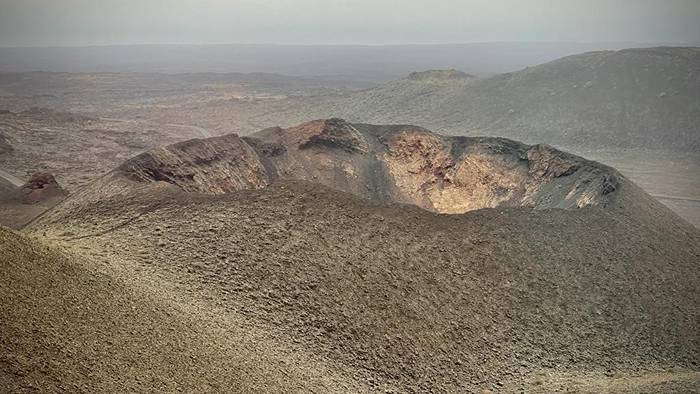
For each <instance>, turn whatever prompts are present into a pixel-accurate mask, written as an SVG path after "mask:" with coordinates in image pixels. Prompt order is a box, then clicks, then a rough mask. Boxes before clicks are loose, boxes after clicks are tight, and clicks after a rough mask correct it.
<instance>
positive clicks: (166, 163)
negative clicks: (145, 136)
mask: <svg viewBox="0 0 700 394" xmlns="http://www.w3.org/2000/svg"><path fill="white" fill-rule="evenodd" d="M117 172H119V173H121V174H123V175H124V176H126V177H127V178H130V179H132V180H136V181H140V182H158V181H163V182H167V183H171V184H173V185H176V186H178V187H180V188H181V189H183V190H185V191H189V192H201V193H208V194H221V193H228V192H232V191H236V190H241V189H255V188H261V187H264V186H267V184H268V177H267V174H266V172H265V169H264V168H263V166H262V164H261V163H260V160H259V159H258V156H257V154H256V153H255V151H254V150H253V149H252V148H251V147H250V146H249V145H248V144H247V143H245V142H244V141H243V140H241V139H240V138H239V137H238V136H237V135H235V134H230V135H225V136H222V137H214V138H207V139H194V140H189V141H184V142H180V143H177V144H173V145H170V146H166V147H161V148H157V149H154V150H152V151H150V152H146V153H143V154H141V155H138V156H136V157H135V158H133V159H131V160H129V161H127V162H125V163H124V164H122V165H121V166H120V167H119V168H118V169H117Z"/></svg>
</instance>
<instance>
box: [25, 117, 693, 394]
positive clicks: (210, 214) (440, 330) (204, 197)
mask: <svg viewBox="0 0 700 394" xmlns="http://www.w3.org/2000/svg"><path fill="white" fill-rule="evenodd" d="M330 125H331V126H333V127H330V128H329V123H328V122H320V123H319V122H312V123H310V124H307V125H302V126H299V127H296V128H290V129H287V130H284V129H269V130H266V131H263V132H261V133H259V134H257V135H256V136H254V137H252V139H250V138H248V139H240V138H238V137H235V136H226V137H220V138H218V139H213V140H195V141H189V142H187V143H184V144H178V145H174V146H170V147H166V148H163V149H159V150H156V151H153V152H150V154H147V155H142V156H139V157H137V158H135V159H134V160H132V161H129V162H127V163H125V164H124V165H123V166H121V167H120V168H118V169H116V170H115V171H114V172H113V173H111V174H110V175H108V176H106V177H104V178H103V179H101V180H100V181H98V182H96V183H95V184H94V185H92V186H91V187H89V188H86V189H84V190H81V191H79V192H78V193H76V194H74V195H73V196H71V197H70V198H68V199H67V200H66V201H64V202H63V203H62V204H60V205H59V206H57V207H56V208H54V209H53V210H51V211H49V212H47V213H46V214H45V215H43V216H42V217H41V218H40V219H39V220H37V221H35V222H34V223H32V224H31V226H30V227H29V228H28V229H27V231H28V232H30V233H33V234H37V235H41V236H44V237H47V238H50V239H55V240H57V241H60V242H63V243H65V244H71V245H75V246H77V247H79V248H83V249H84V250H86V251H89V253H92V254H99V255H103V256H104V257H105V258H106V259H107V261H112V262H115V261H117V262H119V263H118V264H119V265H123V264H126V265H127V266H128V267H132V268H131V269H134V270H136V271H135V272H138V273H139V275H143V274H148V275H155V276H158V277H160V278H162V279H163V280H164V281H166V282H172V283H175V284H176V285H177V286H178V287H180V288H183V289H185V291H186V293H187V294H188V296H189V297H190V298H192V299H199V300H203V301H202V302H206V303H209V305H214V306H215V307H216V308H221V309H222V310H224V311H226V312H225V313H227V314H228V313H233V314H237V315H243V316H246V317H248V318H250V319H255V320H259V321H262V322H266V323H267V324H269V326H271V327H275V329H276V330H279V331H281V332H284V333H286V334H288V335H290V336H291V337H293V338H294V340H295V341H297V342H298V343H300V344H301V346H302V347H303V348H305V349H308V350H309V352H311V353H313V354H315V355H318V357H321V358H324V359H329V360H332V361H333V363H337V364H340V365H345V366H347V368H348V370H350V371H361V373H363V374H364V375H363V376H364V377H363V380H362V381H363V382H367V383H368V384H371V385H374V386H375V387H376V388H381V389H384V388H390V387H397V388H398V389H399V390H400V391H409V392H410V391H431V392H435V391H438V392H439V391H451V392H463V391H476V390H481V389H496V390H507V391H515V390H519V389H521V388H523V387H524V388H534V389H536V388H538V387H539V388H542V387H544V388H545V389H543V390H544V391H545V392H546V388H550V389H554V388H556V387H561V385H563V387H568V386H572V387H573V386H576V385H579V386H581V385H583V386H586V387H605V384H611V385H612V384H613V383H612V382H609V381H606V382H607V383H605V384H603V383H601V379H602V380H605V379H604V375H605V374H608V375H610V374H619V376H623V377H624V376H628V375H630V374H652V375H650V376H657V377H658V376H663V374H662V372H664V371H667V370H669V369H673V370H674V371H676V372H680V373H682V374H683V375H682V376H683V378H682V379H681V381H682V382H681V383H678V384H680V386H679V387H681V388H679V391H680V392H682V391H684V390H685V391H688V390H697V389H698V387H699V386H698V379H697V377H698V376H697V368H698V363H699V362H700V354H699V352H698V349H699V346H700V342H699V341H700V338H699V337H698V330H697V322H698V319H699V318H700V316H699V315H698V310H700V308H698V306H699V305H700V299H699V298H698V292H697V288H698V286H699V285H700V274H699V272H700V271H698V261H699V259H700V234H699V233H698V230H697V229H695V228H693V227H692V226H690V225H689V224H687V223H685V222H683V221H682V220H680V219H679V218H678V217H677V216H675V215H674V214H673V213H672V212H670V211H669V210H668V209H666V208H665V207H663V206H662V205H660V204H659V203H658V202H656V201H655V200H654V199H653V198H651V197H649V196H648V195H646V194H645V193H644V192H643V191H641V190H640V189H639V188H638V187H636V186H635V185H634V184H632V183H631V182H629V181H627V180H626V179H625V178H624V177H621V176H619V174H616V172H615V171H614V170H612V169H609V168H607V167H605V166H599V165H596V164H595V163H589V162H586V161H581V160H583V159H580V158H578V159H577V158H575V157H569V156H566V155H563V154H562V155H557V154H554V157H558V158H559V159H560V160H559V161H555V163H556V164H557V165H552V163H551V162H549V161H547V162H546V163H548V165H547V166H546V168H547V169H549V170H555V169H556V170H559V169H562V168H568V167H567V165H568V164H571V163H572V162H573V163H578V164H585V165H583V166H581V167H578V168H577V169H576V171H568V170H566V171H563V172H561V173H560V174H559V176H558V177H553V178H552V179H554V182H555V183H554V184H553V187H552V188H551V190H550V189H547V188H546V187H544V188H543V189H541V190H545V191H547V193H544V194H542V196H543V198H544V197H546V198H544V201H547V202H548V203H549V205H542V206H539V208H540V209H532V208H533V205H528V204H505V205H499V204H496V205H493V206H494V207H495V208H491V209H479V210H468V211H469V212H467V213H466V214H459V215H444V214H439V213H436V212H431V211H430V210H432V211H443V210H438V209H436V208H435V205H433V206H424V208H427V209H429V210H426V209H420V208H418V207H416V206H411V205H401V204H393V205H384V204H385V203H386V202H392V203H395V202H402V201H400V200H398V199H386V200H382V199H378V198H374V197H372V194H369V195H367V194H363V193H361V192H359V190H361V188H355V186H357V185H364V182H365V181H366V179H365V178H364V175H363V174H364V173H362V172H361V171H357V172H355V171H354V170H353V171H343V170H342V169H343V168H347V166H348V165H350V167H351V168H353V169H357V168H360V167H357V166H359V165H360V164H362V163H365V164H366V163H368V161H367V160H357V158H356V157H355V158H353V157H354V156H353V155H357V154H360V153H358V152H363V151H366V152H372V154H371V156H372V157H383V154H384V153H383V152H384V151H380V152H377V151H373V150H372V149H371V147H373V146H374V145H373V144H369V143H368V144H366V145H365V144H363V143H362V142H363V141H365V142H366V141H367V138H368V136H372V135H374V136H377V135H388V136H389V137H392V136H393V137H396V136H405V135H406V130H405V128H401V127H399V128H382V127H370V126H369V125H350V126H352V128H348V127H346V126H347V124H345V123H342V122H338V121H332V122H330ZM336 126H337V127H340V129H337V128H336ZM356 126H357V127H356ZM413 131H414V132H415V130H413ZM419 131H420V132H419V133H418V134H419V135H420V136H421V138H420V139H419V140H418V141H419V142H420V143H416V144H408V146H413V147H414V149H413V150H411V151H412V152H413V153H415V154H416V155H417V156H418V157H420V158H421V161H420V162H419V163H422V164H421V165H418V166H416V167H415V168H413V167H410V166H408V168H413V169H412V170H411V171H409V172H408V174H406V175H405V177H404V178H401V179H404V180H405V181H406V182H404V183H403V184H404V185H405V187H406V189H404V190H408V191H416V192H421V191H424V190H428V189H430V188H432V187H435V185H436V184H437V185H439V184H440V182H432V181H431V180H427V181H426V180H425V179H424V178H423V177H424V175H425V174H426V173H430V174H435V172H434V171H433V169H434V168H433V167H431V166H428V167H425V166H424V165H423V164H425V163H435V162H436V160H437V159H439V158H441V157H443V156H442V155H443V152H444V150H443V149H441V148H440V149H438V147H440V146H441V144H443V143H445V141H449V140H439V137H438V136H435V135H432V134H429V133H428V132H427V131H425V130H419ZM408 135H410V136H415V134H413V133H412V132H409V133H408ZM427 136H432V138H437V139H438V140H439V142H440V143H438V144H437V145H431V144H425V143H423V142H425V138H427ZM310 137H311V138H310ZM314 137H315V138H314ZM360 137H362V138H360ZM428 140H430V139H428ZM290 141H294V143H291V142H290ZM309 141H313V144H312V146H313V148H314V149H315V150H312V151H306V150H304V149H301V152H298V151H296V150H297V149H298V148H299V146H300V145H299V143H300V142H301V145H305V144H306V143H308V142H309ZM387 141H389V143H388V144H387V145H382V146H384V147H385V148H384V149H388V150H391V146H394V145H393V144H392V143H391V142H390V141H392V138H388V139H387ZM282 142H284V143H282ZM472 142H480V143H482V142H483V140H478V141H472ZM489 142H490V143H491V144H490V145H488V146H489V147H492V148H493V147H498V149H496V150H495V151H492V152H491V153H492V154H493V153H494V152H496V153H495V154H494V155H495V157H497V158H499V160H500V159H502V157H500V156H499V155H500V154H502V153H503V152H507V153H508V152H510V151H509V150H508V149H506V148H507V147H508V146H511V147H512V145H507V144H506V145H505V146H504V145H503V141H500V140H497V141H494V140H491V141H489ZM495 142H498V144H494V143H495ZM510 144H513V143H512V142H510ZM380 145H381V144H380ZM398 146H405V145H401V144H399V145H398ZM516 146H518V147H519V146H520V145H516ZM360 148H362V149H360ZM307 149H308V148H307ZM358 149H359V151H358ZM523 149H525V151H527V149H528V148H523ZM448 151H450V152H453V153H454V150H453V149H449V150H448ZM457 151H458V152H460V151H459V150H457ZM516 151H517V149H516ZM226 152H235V155H234V157H235V159H231V160H222V157H226ZM264 152H268V153H271V154H272V155H271V156H270V157H268V156H265V155H264V154H263V153H264ZM461 152H462V153H464V152H465V151H461ZM482 153H483V152H482ZM550 153H552V152H550ZM555 153H556V152H555ZM280 155H281V156H280ZM284 155H286V157H285V156H284ZM280 157H282V158H283V159H284V160H283V159H282V158H280ZM362 157H364V156H362ZM455 157H456V158H460V157H461V158H464V157H466V158H467V159H468V158H469V157H470V156H469V155H466V156H460V155H456V156H452V158H453V159H454V158H455ZM487 157H488V158H490V159H493V157H494V156H487ZM516 157H519V156H517V155H516ZM271 159H274V160H271ZM466 162H469V160H466ZM515 162H516V164H518V165H510V166H506V167H484V166H477V167H465V169H469V171H467V172H471V173H474V172H476V173H478V172H479V171H480V170H484V171H485V172H484V173H481V175H480V177H479V179H480V182H481V181H483V183H482V184H485V185H490V184H491V183H490V182H488V180H489V179H490V178H497V179H508V178H509V176H512V175H513V173H516V174H517V173H518V171H520V168H521V167H520V166H521V165H525V167H526V168H529V166H530V165H532V164H533V163H534V164H535V166H534V167H535V168H537V166H536V165H537V164H539V163H540V162H538V161H536V160H534V161H533V160H530V159H528V158H527V156H525V157H521V158H520V159H518V160H516V161H515ZM334 163H335V164H337V166H336V165H333V164H334ZM386 163H387V162H384V164H383V165H387V164H386ZM375 164H376V163H375ZM329 166H330V167H329ZM586 166H588V167H586ZM426 168H427V169H428V171H427V172H426V171H422V170H425V169H426ZM494 168H496V169H498V170H499V171H500V172H498V171H495V172H494V171H493V170H494ZM585 168H589V170H588V171H586V172H585V174H586V176H584V177H582V178H581V174H578V175H577V171H581V170H582V169H585ZM322 169H332V171H328V172H325V171H320V170H322ZM280 170H284V171H280ZM348 172H350V173H355V174H358V176H357V178H354V177H347V173H348ZM545 172H546V171H545ZM368 173H372V172H371V171H370V172H368ZM281 174H286V175H285V176H280V175H281ZM299 174H307V175H308V174H310V175H309V176H304V177H302V176H300V175H299ZM329 174H335V175H334V176H333V177H329ZM343 174H345V175H343ZM591 174H594V175H596V176H598V177H597V178H596V177H594V178H592V180H588V181H586V180H587V179H589V178H587V177H588V176H589V175H591ZM287 175H289V176H287ZM314 175H316V176H315V177H314ZM600 177H602V178H600ZM606 177H612V179H614V180H615V182H614V188H613V189H610V188H608V186H607V185H606V183H605V182H599V183H596V182H594V181H595V180H599V179H606ZM559 178H563V180H561V179H559ZM295 179H296V180H295ZM329 179H330V180H334V182H330V181H329ZM349 179H359V181H358V183H357V184H354V183H348V180H349ZM380 179H381V180H383V182H385V183H381V185H383V190H391V188H390V187H389V186H391V185H394V186H395V185H396V183H394V180H396V179H397V178H396V177H395V176H390V177H386V178H380ZM552 179H548V181H552ZM557 179H559V180H558V181H557ZM567 179H575V180H576V179H578V180H580V181H581V182H582V184H584V185H589V186H590V189H589V190H588V192H587V195H589V196H591V199H590V200H589V202H590V203H588V204H582V205H580V206H581V208H579V205H577V204H568V205H565V206H563V207H565V208H567V209H552V208H553V207H557V206H559V205H558V204H559V203H560V202H562V201H566V196H568V195H569V194H570V193H571V192H573V193H574V194H575V193H576V190H578V189H580V188H577V187H576V182H571V183H570V182H566V180H567ZM543 184H544V185H546V184H547V182H544V183H543ZM426 185H427V186H426ZM513 185H514V186H513V187H514V189H508V188H506V187H503V190H501V191H500V192H501V193H503V194H506V195H507V194H508V193H509V192H511V191H512V190H516V189H517V188H518V187H519V184H517V183H514V184H513ZM558 185H559V187H557V186H558ZM328 186H330V187H333V188H335V189H340V190H344V191H348V192H351V193H353V194H354V195H353V194H349V193H345V192H343V191H338V190H333V189H330V188H328ZM392 187H393V186H392ZM561 189H564V190H565V191H564V192H562V190H561ZM465 190H466V189H465ZM606 191H607V192H606ZM604 192H605V193H604ZM467 195H469V194H468V193H467ZM360 197H366V198H360ZM367 197H368V198H367ZM469 198H473V195H469ZM423 201H424V200H421V199H414V200H411V201H403V202H411V204H413V205H417V206H421V203H422V202H423ZM470 201H473V200H470ZM477 201H480V200H477ZM479 207H480V208H484V207H488V205H481V206H479ZM443 212H444V211H443ZM659 374H661V375H659ZM634 382H637V383H630V384H631V385H632V387H633V388H632V390H633V391H634V387H635V386H634V385H635V384H636V385H638V386H644V385H648V386H649V387H652V386H653V385H654V384H655V383H654V382H656V381H655V380H653V379H651V380H644V379H641V380H638V381H634ZM618 383H619V384H622V385H623V386H624V384H625V383H624V382H622V383H620V382H616V383H615V384H618ZM628 383H629V382H628ZM600 384H603V386H600ZM540 386H541V387H540ZM620 387H622V386H620ZM593 391H595V390H593ZM620 391H623V390H620Z"/></svg>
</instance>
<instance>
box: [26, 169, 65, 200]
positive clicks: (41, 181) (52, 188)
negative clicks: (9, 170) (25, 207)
mask: <svg viewBox="0 0 700 394" xmlns="http://www.w3.org/2000/svg"><path fill="white" fill-rule="evenodd" d="M21 190H22V194H23V195H22V203H24V204H38V203H41V202H45V201H48V200H51V199H55V198H63V197H66V196H67V195H68V193H67V192H66V191H65V190H63V188H61V186H60V185H59V184H58V182H57V181H56V178H54V176H53V175H51V174H49V173H48V172H35V173H34V174H32V176H31V178H29V180H28V181H27V183H25V184H24V185H23V186H22V188H21Z"/></svg>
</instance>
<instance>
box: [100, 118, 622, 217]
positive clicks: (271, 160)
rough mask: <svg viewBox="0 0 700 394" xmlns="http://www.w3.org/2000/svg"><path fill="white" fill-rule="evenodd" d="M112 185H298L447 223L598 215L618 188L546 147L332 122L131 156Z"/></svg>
mask: <svg viewBox="0 0 700 394" xmlns="http://www.w3.org/2000/svg"><path fill="white" fill-rule="evenodd" d="M114 175H116V176H123V177H125V178H127V179H130V180H132V181H137V182H158V181H164V182H167V183H170V184H172V185H175V186H177V187H179V188H181V189H183V190H185V191H188V192H199V193H205V194H223V193H228V192H232V191H237V190H243V189H258V188H262V187H266V186H268V185H270V184H271V183H272V182H275V181H276V180H303V181H310V182H314V183H320V184H323V185H325V186H329V187H331V188H333V189H336V190H340V191H344V192H349V193H352V194H355V195H357V196H360V197H363V198H367V199H370V200H374V201H378V202H386V203H392V202H396V203H404V204H413V205H417V206H419V207H421V208H423V209H426V210H429V211H434V212H438V213H448V214H458V213H464V212H467V211H472V210H476V209H481V208H495V207H531V208H580V207H585V206H599V205H606V204H608V203H609V202H610V201H611V198H612V196H613V195H614V192H615V191H616V190H617V189H618V188H619V187H620V184H621V175H620V174H619V173H618V172H617V171H615V170H614V169H612V168H609V167H606V166H603V165H601V164H598V163H595V162H591V161H588V160H585V159H583V158H580V157H577V156H574V155H571V154H568V153H565V152H561V151H558V150H556V149H554V148H552V147H550V146H546V145H534V146H531V145H525V144H522V143H519V142H515V141H512V140H508V139H504V138H487V137H448V136H443V135H439V134H435V133H432V132H430V131H428V130H426V129H423V128H420V127H416V126H373V125H367V124H351V123H348V122H346V121H344V120H342V119H327V120H317V121H312V122H308V123H305V124H302V125H299V126H296V127H291V128H288V129H282V128H279V127H276V128H270V129H266V130H263V131H260V132H258V133H255V134H253V135H251V136H246V137H239V136H237V135H235V134H230V135H225V136H222V137H214V138H209V139H195V140H189V141H185V142H182V143H177V144H174V145H170V146H166V147H162V148H159V149H155V150H152V151H150V152H146V153H144V154H141V155H139V156H137V157H135V158H133V159H131V160H129V161H127V162H125V163H124V164H123V165H122V166H120V167H119V168H118V169H117V170H116V171H115V172H114V173H113V176H114Z"/></svg>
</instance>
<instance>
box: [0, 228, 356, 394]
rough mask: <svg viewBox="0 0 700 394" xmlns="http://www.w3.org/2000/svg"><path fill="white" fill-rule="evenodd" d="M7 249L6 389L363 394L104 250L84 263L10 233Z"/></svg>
mask: <svg viewBox="0 0 700 394" xmlns="http://www.w3.org/2000/svg"><path fill="white" fill-rule="evenodd" d="M0 251H2V252H1V253H0V299H2V303H0V387H2V388H3V391H5V392H37V391H38V392H72V393H77V392H85V393H95V392H105V393H113V392H175V391H184V392H241V393H249V392H289V391H292V392H309V391H314V390H316V391H322V392H329V391H362V390H363V389H362V385H361V384H359V383H354V382H352V381H351V379H350V378H348V377H347V376H346V375H340V374H339V373H338V369H337V367H333V366H331V365H326V364H325V363H324V361H323V360H321V359H319V358H313V357H309V354H308V352H306V351H304V350H301V349H298V348H295V347H293V346H292V344H291V341H289V340H286V343H285V342H281V343H279V341H278V338H275V337H274V335H272V333H271V332H270V331H268V330H262V329H261V328H260V327H259V326H256V325H254V324H251V323H252V322H251V321H245V324H244V321H243V320H242V319H241V318H240V317H236V316H233V315H226V316H225V317H223V315H216V316H215V315H214V313H207V312H206V311H212V310H211V309H208V308H202V307H201V306H200V305H198V304H196V303H193V302H191V300H190V299H188V298H187V297H181V296H179V295H178V294H179V293H178V291H177V290H176V289H173V288H171V287H168V286H166V285H165V283H164V281H162V280H158V279H154V278H150V279H149V278H148V277H147V275H146V274H141V275H136V276H135V275H134V274H135V271H133V270H128V272H126V274H124V272H123V271H124V270H127V268H128V267H129V266H128V265H126V264H124V263H121V264H110V265H106V264H104V258H101V257H100V256H99V251H97V252H96V253H94V254H93V253H85V254H84V255H83V256H78V255H76V254H75V253H71V252H69V251H67V250H64V249H62V248H57V247H55V246H52V247H48V246H46V245H45V244H43V243H41V242H38V241H36V240H33V239H29V238H27V237H25V236H22V235H20V234H17V233H14V232H12V231H9V230H6V229H4V228H0ZM120 270H121V271H120ZM212 312H213V311H212Z"/></svg>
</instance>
